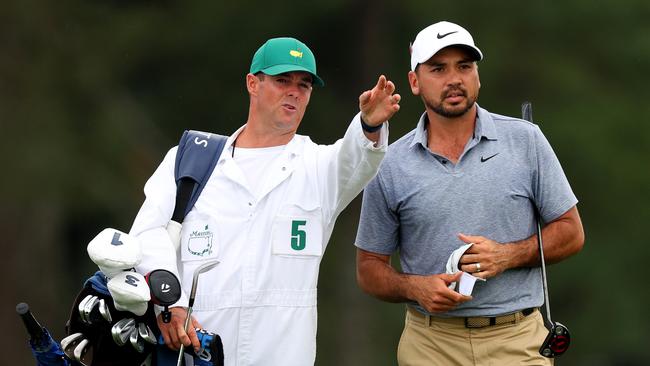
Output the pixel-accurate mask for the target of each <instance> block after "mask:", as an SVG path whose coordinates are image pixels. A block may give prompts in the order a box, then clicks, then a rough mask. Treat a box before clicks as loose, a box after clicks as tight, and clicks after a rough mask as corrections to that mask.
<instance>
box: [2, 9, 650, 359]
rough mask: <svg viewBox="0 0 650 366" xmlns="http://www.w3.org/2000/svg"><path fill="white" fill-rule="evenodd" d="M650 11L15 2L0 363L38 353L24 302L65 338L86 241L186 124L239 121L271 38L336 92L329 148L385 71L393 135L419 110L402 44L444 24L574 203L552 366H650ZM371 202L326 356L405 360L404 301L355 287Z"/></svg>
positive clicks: (335, 269)
mask: <svg viewBox="0 0 650 366" xmlns="http://www.w3.org/2000/svg"><path fill="white" fill-rule="evenodd" d="M649 17H650V3H649V2H647V1H645V0H626V1H625V2H620V1H614V0H603V1H599V2H593V1H585V0H568V1H564V2H562V3H552V2H547V1H541V0H532V1H526V2H520V1H512V0H507V1H499V2H494V1H492V2H487V1H457V2H441V1H436V0H427V1H423V0H405V1H401V2H391V1H387V0H375V1H369V0H357V1H341V0H330V1H327V2H291V1H287V0H279V1H276V2H274V3H269V2H255V1H251V0H242V1H238V2H220V1H174V0H158V1H153V0H152V1H147V0H130V1H124V0H113V1H109V0H85V1H70V0H61V1H56V2H42V1H34V0H21V1H18V0H9V1H6V2H3V6H2V7H1V9H0V131H1V133H2V135H1V136H2V140H3V142H2V144H1V149H2V150H1V151H0V159H2V160H1V164H2V165H1V166H2V170H3V173H2V179H1V180H0V197H1V198H0V200H1V201H0V202H1V205H0V215H1V218H2V220H0V232H1V233H2V244H1V245H2V248H3V253H4V255H5V256H6V257H4V261H3V265H2V266H0V271H1V272H0V275H1V276H2V277H1V278H2V279H3V280H2V281H0V283H1V285H0V286H2V288H1V289H0V290H1V293H2V297H1V300H0V301H1V303H2V309H3V310H2V311H0V320H1V321H2V324H5V325H7V328H6V329H5V330H4V331H3V332H2V335H0V339H1V340H2V344H4V345H5V351H4V352H2V353H0V363H1V364H3V365H29V364H33V360H32V358H31V355H30V354H29V350H28V347H27V345H26V343H25V340H26V334H25V331H24V329H23V328H22V325H21V323H20V322H19V320H18V318H17V317H16V315H15V313H14V310H13V309H14V306H15V305H16V303H17V302H20V301H27V302H29V303H30V305H31V307H32V309H33V310H34V311H35V313H36V315H37V316H38V318H39V319H40V320H41V322H42V323H43V324H45V325H47V326H48V327H49V329H50V330H51V331H52V332H53V333H54V335H55V337H57V339H61V338H62V337H63V335H64V330H63V325H64V321H65V319H67V316H68V312H69V310H70V309H69V308H70V305H71V302H72V300H73V297H74V295H75V294H76V293H77V291H78V290H79V289H80V287H81V285H82V283H83V281H84V280H85V278H87V277H88V276H89V275H90V274H91V273H92V272H93V271H94V270H95V268H94V265H93V263H92V262H91V261H90V259H89V258H88V257H87V255H86V249H85V248H86V245H87V243H88V241H89V240H90V239H92V238H93V237H94V236H95V235H96V234H97V233H98V232H99V231H100V230H101V229H103V228H105V227H115V228H118V229H122V230H128V229H129V227H130V224H131V220H132V219H133V217H134V216H135V214H136V212H137V210H138V208H139V205H140V204H141V202H142V200H143V198H144V196H143V193H142V187H143V185H144V182H145V181H146V179H147V178H148V176H149V175H150V174H151V173H152V172H153V170H154V169H155V167H156V166H157V164H158V162H159V161H160V159H162V156H163V154H164V152H165V151H166V150H167V149H168V148H169V147H171V146H172V145H174V144H175V143H176V141H177V139H178V138H179V136H180V134H181V132H182V130H183V129H185V128H193V129H202V130H211V131H214V132H219V133H231V132H232V131H234V130H235V129H236V128H237V127H239V126H240V125H241V124H243V123H244V121H245V118H246V115H247V106H248V97H247V94H246V90H245V86H244V75H245V74H246V72H247V70H248V67H249V63H250V59H251V57H252V54H253V52H254V51H255V50H256V49H257V47H259V45H261V44H262V43H263V42H264V41H265V40H266V39H267V38H270V37H275V36H294V37H296V38H299V39H301V40H303V41H304V42H306V43H307V44H308V45H310V47H311V48H312V50H313V51H314V52H315V54H316V55H317V59H318V62H319V64H318V65H319V74H321V75H322V77H323V78H324V79H325V81H326V83H327V86H326V87H325V88H323V89H317V90H315V91H314V93H313V97H312V102H311V105H310V108H309V110H308V112H307V115H306V118H305V120H304V122H303V124H302V126H301V128H300V131H299V132H300V133H302V134H308V135H311V136H312V138H313V139H314V140H315V141H317V142H320V143H331V142H333V141H335V140H336V138H338V137H339V136H341V135H342V133H343V132H344V130H345V126H346V125H347V123H348V120H349V118H350V117H352V115H353V114H354V113H356V111H357V108H358V106H357V96H358V95H359V93H360V92H361V91H363V90H365V89H366V88H369V87H370V86H371V85H372V83H373V82H374V81H375V80H376V77H377V76H378V75H379V74H380V73H385V74H386V75H388V76H389V77H390V78H391V79H392V80H394V82H395V83H396V84H397V87H398V91H399V92H400V93H401V94H402V96H403V101H402V103H401V104H402V111H400V112H399V114H398V115H397V116H396V117H395V118H394V119H393V121H392V124H391V141H394V140H395V139H397V138H398V137H400V136H402V135H403V134H405V133H406V132H407V131H409V130H410V129H412V128H413V127H414V125H415V122H416V120H417V118H418V116H419V114H420V113H421V111H422V106H421V102H420V101H419V99H417V98H415V97H413V96H412V95H411V94H410V91H409V88H408V83H407V78H406V74H407V71H408V64H409V56H408V51H407V47H408V42H409V41H410V40H412V39H413V38H414V37H415V34H416V33H417V32H418V31H419V30H420V29H422V28H423V27H425V26H427V25H429V24H431V23H433V22H435V21H438V20H443V19H446V20H451V21H455V22H458V23H460V24H463V25H464V26H466V27H467V28H468V29H469V30H470V31H471V32H472V33H473V34H474V37H475V40H476V42H477V44H478V46H479V47H480V48H481V49H482V51H483V52H484V54H485V56H486V57H485V60H484V61H482V62H481V63H480V74H481V81H482V85H483V88H482V90H481V96H480V100H479V102H480V104H481V105H482V106H483V107H486V108H488V109H489V110H491V111H494V112H497V113H501V114H509V115H515V116H518V115H519V113H520V112H519V105H520V103H521V102H522V101H524V100H531V101H532V102H533V105H534V116H535V120H536V122H537V123H538V124H539V125H540V126H541V128H542V130H543V131H544V132H545V134H546V135H547V137H548V139H549V140H550V141H551V143H552V144H553V146H554V148H555V150H556V153H557V154H558V156H559V157H560V160H561V161H562V164H563V167H564V169H565V171H566V173H567V175H568V177H569V179H570V181H571V183H572V185H573V188H574V190H575V192H576V194H577V195H578V197H579V199H580V204H579V209H580V212H581V214H582V218H583V221H584V225H585V230H586V235H587V240H586V244H585V248H584V250H583V251H582V252H581V253H580V254H579V255H578V256H576V257H573V258H571V259H569V260H567V261H565V262H562V263H560V264H557V265H554V266H552V267H550V268H549V276H550V278H549V280H550V289H551V291H550V292H551V299H552V304H553V306H552V307H553V312H554V314H553V315H554V318H555V319H556V320H559V321H561V322H562V323H564V324H566V325H568V326H569V328H570V329H571V331H572V334H573V345H572V348H571V350H570V351H569V352H568V353H567V354H566V355H565V356H564V357H563V358H562V359H560V360H559V362H558V363H560V364H563V365H589V366H597V365H648V364H650V356H649V355H648V352H646V349H645V347H646V346H647V339H648V335H649V333H650V318H649V317H648V312H647V309H648V305H647V304H646V301H648V299H649V293H648V290H647V284H646V283H647V281H646V279H645V278H646V277H647V268H646V266H645V265H646V263H647V261H648V254H649V251H650V249H649V247H650V245H649V244H650V243H649V241H648V239H647V236H646V233H645V232H644V230H645V229H643V228H644V227H645V225H647V223H648V222H649V221H650V213H649V212H650V210H648V206H649V204H650V194H649V193H650V184H649V183H650V169H649V160H650V159H649V157H650V154H649V153H650V151H649V150H650V123H649V122H650V121H649V116H650V104H649V103H648V99H649V97H650V92H649V91H648V87H647V82H648V74H649V72H650V42H648V40H647V35H648V33H649V32H650V23H649V22H648V19H649ZM359 205H360V200H359V199H357V200H355V201H354V202H353V203H352V204H351V205H350V207H349V208H348V209H347V210H346V211H345V212H344V213H343V215H342V216H341V217H340V218H339V220H338V221H339V223H338V226H337V228H336V230H335V232H334V236H333V238H332V240H331V242H330V247H329V250H328V252H327V254H326V255H325V258H324V260H323V265H322V267H321V277H320V284H319V288H320V289H319V334H318V356H317V365H333V364H337V365H370V364H372V365H394V364H396V361H395V348H396V345H397V341H398V339H399V335H400V331H401V326H402V322H403V306H402V305H396V304H387V303H382V302H379V301H378V300H375V299H372V298H370V297H368V296H366V295H365V294H363V293H361V291H360V290H359V289H358V288H357V286H356V283H355V275H354V251H355V250H354V247H353V245H352V243H353V240H354V236H355V232H356V223H357V218H358V211H359Z"/></svg>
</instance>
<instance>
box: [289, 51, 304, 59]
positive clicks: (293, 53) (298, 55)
mask: <svg viewBox="0 0 650 366" xmlns="http://www.w3.org/2000/svg"><path fill="white" fill-rule="evenodd" d="M289 54H290V55H291V56H293V57H300V58H302V52H299V51H296V50H291V51H289Z"/></svg>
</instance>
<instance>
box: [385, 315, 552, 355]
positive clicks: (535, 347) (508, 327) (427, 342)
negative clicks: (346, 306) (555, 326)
mask: <svg viewBox="0 0 650 366" xmlns="http://www.w3.org/2000/svg"><path fill="white" fill-rule="evenodd" d="M415 311H416V310H413V309H410V308H409V310H408V311H407V313H406V321H405V325H404V331H403V332H402V337H401V338H400V341H399V346H398V348H397V361H398V363H399V365H400V366H453V365H459V366H468V365H471V366H508V365H512V366H521V365H535V366H548V365H553V361H552V359H548V358H545V357H543V356H541V355H540V354H539V347H540V346H541V345H542V343H543V342H544V339H545V338H546V335H547V334H548V330H547V329H546V328H545V327H544V321H543V319H542V315H541V314H540V312H539V311H537V310H535V311H534V312H533V313H532V314H530V315H528V316H523V315H521V314H517V316H516V317H515V320H514V321H513V322H512V323H511V324H501V325H492V326H487V327H483V328H466V327H465V322H464V319H463V318H452V319H443V318H435V317H424V316H423V315H421V314H420V316H419V317H418V316H416V315H415V314H416V313H414V312H415Z"/></svg>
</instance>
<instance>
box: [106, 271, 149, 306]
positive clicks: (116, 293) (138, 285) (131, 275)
mask: <svg viewBox="0 0 650 366" xmlns="http://www.w3.org/2000/svg"><path fill="white" fill-rule="evenodd" d="M108 291H109V292H110V293H111V296H112V297H113V302H114V303H115V308H116V309H117V310H120V311H129V312H131V313H133V314H135V315H137V316H142V315H144V313H145V312H147V308H148V306H149V300H151V291H150V289H149V285H147V281H146V280H145V278H144V276H142V275H141V274H139V273H137V272H120V273H119V274H117V275H116V276H115V277H113V278H111V279H110V280H109V281H108Z"/></svg>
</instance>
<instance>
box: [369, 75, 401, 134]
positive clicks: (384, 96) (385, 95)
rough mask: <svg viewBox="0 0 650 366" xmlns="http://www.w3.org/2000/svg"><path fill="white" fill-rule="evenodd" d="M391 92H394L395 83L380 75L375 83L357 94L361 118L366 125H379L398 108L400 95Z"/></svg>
mask: <svg viewBox="0 0 650 366" xmlns="http://www.w3.org/2000/svg"><path fill="white" fill-rule="evenodd" d="M393 93H395V84H393V82H392V81H390V80H388V79H386V76H384V75H381V76H380V77H379V79H378V80H377V85H375V86H374V87H373V88H372V89H371V90H367V91H365V92H363V93H362V94H361V95H360V96H359V109H361V118H362V119H363V121H364V122H365V123H366V124H367V125H368V126H372V127H374V126H379V125H380V124H382V123H384V122H386V121H388V119H390V118H391V117H392V116H393V115H394V114H395V112H397V111H398V110H399V101H400V99H401V97H400V95H399V94H393Z"/></svg>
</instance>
